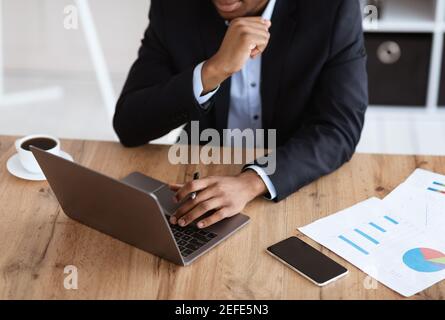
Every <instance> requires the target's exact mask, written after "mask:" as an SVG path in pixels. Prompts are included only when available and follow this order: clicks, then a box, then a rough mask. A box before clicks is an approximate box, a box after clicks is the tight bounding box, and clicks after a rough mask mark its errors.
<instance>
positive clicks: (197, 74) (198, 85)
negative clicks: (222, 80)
mask: <svg viewBox="0 0 445 320" xmlns="http://www.w3.org/2000/svg"><path fill="white" fill-rule="evenodd" d="M204 62H205V61H204ZM204 62H201V63H200V64H198V65H197V66H196V67H195V70H194V71H193V93H194V94H195V98H196V101H198V103H199V104H200V105H203V104H205V103H206V102H207V101H209V100H210V98H212V97H213V95H214V94H215V93H216V92H217V91H218V89H219V86H218V87H217V88H216V89H215V90H213V91H211V92H209V93H207V94H205V95H201V94H202V91H203V90H204V88H203V85H202V78H201V71H202V66H203V65H204Z"/></svg>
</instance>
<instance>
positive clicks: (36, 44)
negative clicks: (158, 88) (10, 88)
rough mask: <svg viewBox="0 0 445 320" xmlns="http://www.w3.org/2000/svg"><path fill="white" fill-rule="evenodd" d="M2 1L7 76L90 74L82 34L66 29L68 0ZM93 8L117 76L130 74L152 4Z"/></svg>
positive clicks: (109, 2) (137, 1)
mask: <svg viewBox="0 0 445 320" xmlns="http://www.w3.org/2000/svg"><path fill="white" fill-rule="evenodd" d="M0 1H3V16H2V17H1V19H2V22H3V28H4V31H3V33H4V45H3V48H4V50H5V65H6V69H7V71H8V73H9V72H14V71H26V72H30V71H32V72H33V71H36V72H38V73H39V72H41V71H47V72H51V73H56V74H57V73H65V72H72V73H85V72H88V73H90V72H92V64H91V60H90V57H89V54H88V50H87V47H86V42H85V38H84V35H83V31H82V29H81V28H82V24H81V23H80V24H79V25H80V27H79V29H78V30H66V29H65V28H64V24H63V21H64V18H65V15H64V11H63V10H64V7H65V6H67V5H72V4H74V3H73V1H70V0H0ZM89 3H90V7H91V10H92V14H93V16H94V20H95V22H96V27H97V30H98V34H99V37H100V41H101V43H102V47H103V49H104V52H105V57H106V60H107V63H108V66H109V68H110V71H111V73H113V74H116V73H117V74H124V73H127V71H128V68H129V66H130V64H131V63H132V62H133V61H134V59H135V57H136V53H137V49H138V46H139V43H140V39H141V37H142V35H143V32H144V30H145V28H146V26H147V25H148V9H149V6H150V1H149V0H130V1H128V0H126V1H125V0H90V1H89Z"/></svg>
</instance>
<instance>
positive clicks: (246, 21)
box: [230, 17, 272, 26]
mask: <svg viewBox="0 0 445 320" xmlns="http://www.w3.org/2000/svg"><path fill="white" fill-rule="evenodd" d="M252 23H254V24H260V25H265V26H270V25H271V24H272V23H271V21H270V20H266V19H263V18H262V17H243V18H238V19H234V20H232V21H231V22H230V24H252Z"/></svg>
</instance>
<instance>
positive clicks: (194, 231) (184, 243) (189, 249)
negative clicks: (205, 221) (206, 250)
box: [170, 225, 217, 257]
mask: <svg viewBox="0 0 445 320" xmlns="http://www.w3.org/2000/svg"><path fill="white" fill-rule="evenodd" d="M170 227H171V229H172V232H173V235H174V236H175V240H176V243H177V244H178V247H179V250H180V251H181V254H182V256H184V257H187V256H188V255H190V254H192V253H193V252H195V251H196V250H198V249H199V248H201V247H202V246H203V245H205V244H206V243H207V242H209V241H210V240H212V239H213V238H215V237H216V236H217V234H216V233H213V232H209V231H206V230H202V229H198V228H196V227H193V226H187V227H180V226H178V225H170Z"/></svg>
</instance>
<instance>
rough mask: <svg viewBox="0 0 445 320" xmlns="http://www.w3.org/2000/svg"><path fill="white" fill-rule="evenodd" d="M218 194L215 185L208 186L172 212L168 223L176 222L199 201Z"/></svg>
mask: <svg viewBox="0 0 445 320" xmlns="http://www.w3.org/2000/svg"><path fill="white" fill-rule="evenodd" d="M217 195H218V192H217V189H216V188H215V187H209V188H207V189H204V190H203V191H201V192H199V193H198V194H197V195H196V198H195V199H189V200H187V201H186V202H184V203H183V204H182V205H181V206H180V207H179V208H178V209H177V210H176V211H175V213H174V214H173V216H171V217H170V223H172V224H176V222H177V220H178V219H179V218H181V217H182V216H183V215H185V214H186V213H187V212H189V211H190V210H192V209H193V208H194V207H196V206H197V205H199V204H200V203H201V202H204V201H206V200H209V199H211V198H213V197H215V196H217Z"/></svg>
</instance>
